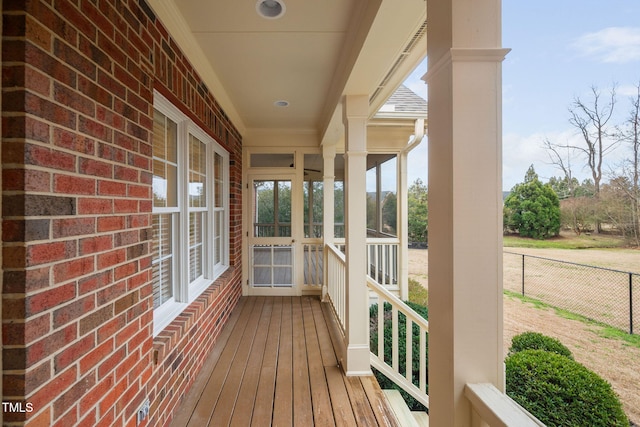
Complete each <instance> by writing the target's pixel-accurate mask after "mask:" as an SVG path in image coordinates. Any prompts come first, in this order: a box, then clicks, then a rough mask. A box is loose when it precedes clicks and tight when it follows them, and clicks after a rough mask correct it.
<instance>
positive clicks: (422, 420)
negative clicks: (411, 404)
mask: <svg viewBox="0 0 640 427" xmlns="http://www.w3.org/2000/svg"><path fill="white" fill-rule="evenodd" d="M411 415H413V418H415V419H416V421H417V422H418V425H419V426H421V427H429V414H427V413H426V412H424V411H411Z"/></svg>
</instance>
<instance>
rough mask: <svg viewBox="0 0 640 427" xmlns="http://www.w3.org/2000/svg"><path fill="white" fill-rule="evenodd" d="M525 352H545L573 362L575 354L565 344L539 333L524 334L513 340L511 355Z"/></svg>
mask: <svg viewBox="0 0 640 427" xmlns="http://www.w3.org/2000/svg"><path fill="white" fill-rule="evenodd" d="M524 350H545V351H550V352H551V353H556V354H559V355H561V356H565V357H568V358H569V359H571V360H573V354H571V350H569V349H568V348H567V347H566V346H565V345H564V344H562V343H561V342H560V341H558V340H557V339H555V338H551V337H548V336H546V335H542V334H541V333H538V332H524V333H522V334H520V335H516V336H515V337H513V339H512V340H511V348H510V349H509V354H510V355H511V354H514V353H518V352H520V351H524Z"/></svg>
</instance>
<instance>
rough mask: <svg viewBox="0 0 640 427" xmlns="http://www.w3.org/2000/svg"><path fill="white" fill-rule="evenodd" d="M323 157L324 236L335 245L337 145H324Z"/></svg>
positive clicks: (326, 240) (324, 285) (323, 298)
mask: <svg viewBox="0 0 640 427" xmlns="http://www.w3.org/2000/svg"><path fill="white" fill-rule="evenodd" d="M322 157H323V159H324V167H323V170H324V175H323V178H322V188H323V191H322V193H323V195H324V199H323V201H322V236H323V239H324V243H325V244H328V243H333V242H334V236H335V226H334V220H335V213H334V211H335V194H334V187H335V185H334V184H335V180H336V177H335V159H336V146H335V145H329V144H327V145H323V146H322ZM326 267H327V263H326V261H325V263H324V268H325V274H324V280H323V282H324V283H323V285H322V300H323V301H324V300H325V299H326V296H327V271H326Z"/></svg>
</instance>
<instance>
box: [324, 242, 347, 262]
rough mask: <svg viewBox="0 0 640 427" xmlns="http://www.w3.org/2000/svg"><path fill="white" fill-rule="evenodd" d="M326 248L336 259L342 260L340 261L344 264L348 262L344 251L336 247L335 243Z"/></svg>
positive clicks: (327, 245)
mask: <svg viewBox="0 0 640 427" xmlns="http://www.w3.org/2000/svg"><path fill="white" fill-rule="evenodd" d="M325 246H326V247H327V249H328V250H329V251H331V252H333V254H334V255H335V256H336V257H338V258H339V259H340V261H342V262H343V263H346V262H347V258H346V257H345V255H344V254H343V253H342V251H341V250H340V249H338V248H337V247H336V245H334V244H333V243H326V244H325Z"/></svg>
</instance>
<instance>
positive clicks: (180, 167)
mask: <svg viewBox="0 0 640 427" xmlns="http://www.w3.org/2000/svg"><path fill="white" fill-rule="evenodd" d="M154 96H155V99H154V122H153V215H152V216H153V252H152V271H153V279H152V280H153V307H154V334H157V333H158V332H160V331H161V330H162V329H163V328H164V327H166V326H167V325H168V324H169V323H170V322H171V321H172V320H173V319H174V318H175V317H176V316H177V315H178V314H179V313H180V312H181V311H182V310H184V308H185V306H186V305H187V304H188V303H190V302H191V301H193V300H194V299H195V298H197V297H198V295H200V294H201V293H202V291H204V290H205V289H206V288H207V286H209V285H210V284H211V283H212V281H213V280H215V279H216V278H217V277H218V276H219V275H220V274H221V273H222V272H223V271H224V270H225V269H226V268H227V266H228V238H227V230H228V228H229V219H228V218H229V209H228V199H229V197H228V193H229V171H228V166H227V165H228V164H229V154H228V152H227V151H226V150H224V149H223V148H222V147H221V146H220V145H219V144H218V143H217V142H216V141H215V140H214V139H213V138H211V137H210V136H209V135H208V134H207V133H206V132H204V131H203V130H202V129H201V128H199V127H198V126H196V125H195V124H194V123H193V122H192V121H191V120H190V119H189V118H188V117H187V116H186V115H184V114H183V113H181V112H180V111H179V110H178V109H177V108H176V107H175V106H173V105H172V104H171V103H170V102H169V101H167V99H166V98H164V97H163V96H162V95H160V94H158V93H155V94H154Z"/></svg>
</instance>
